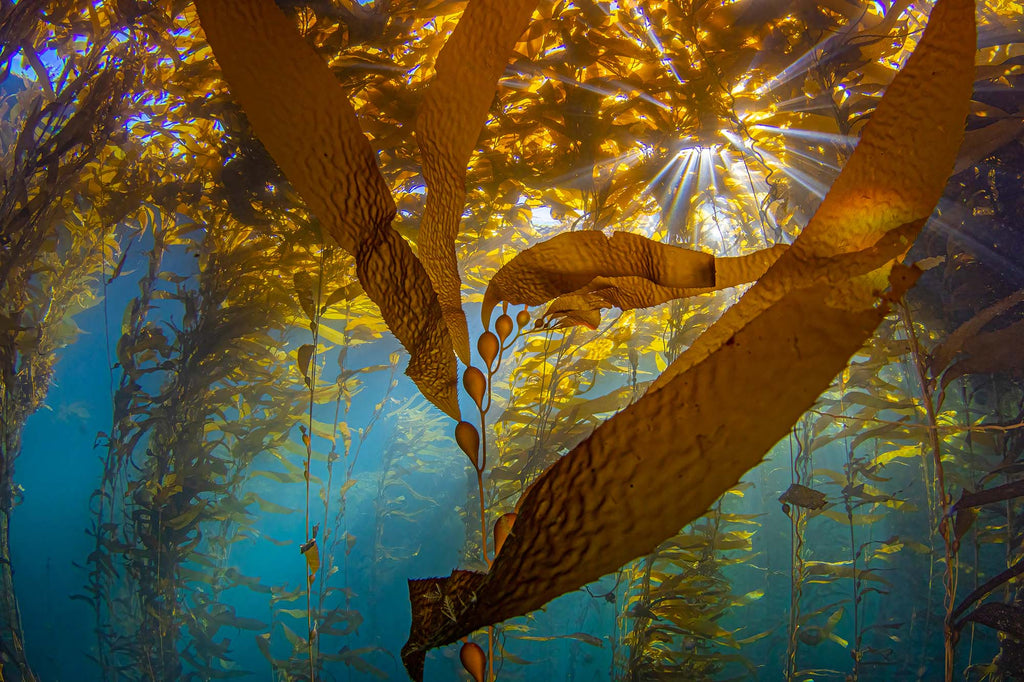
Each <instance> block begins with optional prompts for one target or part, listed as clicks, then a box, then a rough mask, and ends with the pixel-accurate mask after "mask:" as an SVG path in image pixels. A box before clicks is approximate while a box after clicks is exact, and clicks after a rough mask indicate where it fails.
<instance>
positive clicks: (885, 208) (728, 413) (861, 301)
mask: <svg viewBox="0 0 1024 682" xmlns="http://www.w3.org/2000/svg"><path fill="white" fill-rule="evenodd" d="M974 45H975V32H974V3H973V1H972V0H939V2H937V3H936V5H935V7H934V9H933V10H932V17H931V20H930V22H929V25H928V28H927V29H926V31H925V32H924V35H923V37H922V39H921V42H920V43H919V45H918V47H917V49H916V51H915V53H914V55H913V56H912V57H911V58H910V60H909V61H908V62H907V66H906V67H905V69H904V71H903V72H902V73H901V74H900V76H899V77H898V78H897V79H896V81H895V82H894V83H893V85H892V86H891V87H890V88H889V92H887V93H886V95H885V97H884V98H883V101H882V103H881V104H880V105H879V108H878V110H877V113H876V115H875V117H874V118H873V119H872V120H871V121H870V122H869V124H868V125H867V127H866V128H865V131H864V138H863V141H862V142H861V146H860V147H858V149H857V152H856V153H855V154H854V156H853V158H852V159H851V162H850V164H851V165H850V166H848V170H849V172H848V171H847V170H844V171H843V172H842V173H841V175H840V177H839V179H838V180H837V181H836V184H835V186H834V187H833V190H832V192H830V193H829V196H828V198H827V199H826V201H825V202H824V204H823V205H822V209H821V210H819V213H818V214H816V215H815V216H814V218H812V220H811V225H809V226H808V228H807V229H806V230H805V231H804V233H803V234H802V235H800V237H798V238H797V240H796V242H795V243H794V245H793V246H792V247H791V249H790V250H789V251H788V252H787V253H786V254H784V255H783V256H782V257H780V258H779V260H778V261H777V262H776V263H775V265H773V266H772V268H771V269H770V270H769V272H768V273H767V274H766V275H765V276H764V277H762V278H761V280H760V281H759V282H758V284H756V285H755V286H754V287H753V288H752V289H751V290H750V291H748V292H747V293H746V294H745V295H744V297H743V298H742V299H741V301H740V303H738V304H737V305H736V306H734V307H733V309H736V308H741V307H742V309H741V311H740V313H739V314H738V315H735V316H733V317H732V318H731V319H730V320H728V321H727V322H725V323H724V324H722V325H721V329H718V330H716V327H718V326H719V325H718V324H716V325H715V326H714V327H712V328H711V330H709V333H711V332H714V334H712V340H711V341H710V342H706V343H704V344H703V345H702V346H701V348H700V349H699V351H698V352H697V353H695V354H693V356H691V357H689V358H688V359H687V360H686V361H685V362H684V363H682V366H681V369H680V368H679V367H677V368H676V369H677V371H676V372H674V374H673V375H672V376H670V377H669V378H667V379H665V380H664V381H661V388H660V390H655V391H648V393H647V394H646V395H645V396H644V397H643V398H641V399H640V400H639V401H637V402H636V403H634V404H633V405H631V406H629V407H627V408H626V409H624V410H623V411H622V412H620V413H619V414H618V415H616V416H615V417H614V418H612V419H610V420H608V421H607V422H605V423H604V424H602V425H601V426H600V427H598V428H597V429H596V430H595V431H594V433H593V434H592V435H591V436H590V437H589V438H588V439H586V440H584V441H583V442H582V443H580V444H579V445H578V446H576V447H575V448H573V449H572V450H571V451H570V452H569V453H568V454H566V455H565V456H563V457H562V458H561V459H559V460H558V461H557V462H556V463H555V464H554V465H552V466H551V467H550V468H549V469H548V470H547V471H545V472H544V473H543V474H542V475H541V476H540V477H539V478H538V479H537V480H536V481H535V482H534V483H533V485H532V486H531V487H530V488H529V490H528V491H527V492H526V493H525V494H524V496H523V498H522V499H521V500H520V504H519V506H518V517H517V519H516V524H515V532H513V533H512V534H511V535H510V536H509V537H508V539H506V541H505V545H504V547H503V548H502V551H501V554H499V555H498V556H497V557H496V558H495V560H494V563H493V564H492V565H491V568H490V571H489V572H488V573H486V574H483V573H472V572H467V571H456V572H453V574H452V576H451V577H450V578H435V579H428V580H415V581H410V584H409V596H410V601H411V603H412V610H413V620H412V627H411V629H410V634H409V641H408V642H407V643H406V645H405V646H404V647H403V649H402V659H403V662H404V663H405V665H406V669H407V670H408V671H409V674H410V675H411V676H412V678H413V679H415V680H421V679H422V677H423V663H424V659H425V652H426V651H427V650H428V649H430V648H432V647H435V646H440V645H443V644H447V643H449V642H453V641H455V640H457V639H458V638H460V637H462V636H464V635H466V634H468V633H470V632H472V631H474V630H476V629H477V628H479V627H482V626H484V625H487V624H490V623H495V622H499V621H502V620H505V619H507V618H510V617H513V616H517V615H521V614H524V613H528V612H529V611H532V610H534V609H536V608H539V607H541V606H542V605H544V604H545V603H547V602H548V601H549V600H551V599H553V598H554V597H557V596H559V595H560V594H563V593H565V592H567V591H570V590H574V589H576V588H578V587H579V586H580V585H583V584H586V583H587V582H590V581H592V580H595V579H597V578H598V577H600V576H601V575H604V574H606V573H608V572H610V571H612V570H615V569H616V568H618V567H619V566H621V565H622V564H623V563H625V562H626V561H628V560H630V559H633V558H635V557H637V556H640V555H642V554H645V553H647V552H649V551H650V550H651V548H652V547H654V546H656V545H657V544H658V543H659V542H661V541H663V540H664V539H665V538H668V537H670V536H672V535H673V534H674V533H676V532H677V531H678V529H679V528H680V527H681V526H683V525H685V524H686V523H688V522H689V521H692V520H693V519H695V518H697V517H698V516H700V514H702V513H703V512H704V511H705V510H706V509H707V508H708V506H709V505H711V504H712V503H713V502H714V500H715V499H717V498H718V497H719V496H720V495H721V494H722V493H724V492H725V491H726V490H728V489H729V488H731V487H732V486H734V485H735V484H736V483H737V482H738V481H739V479H740V477H741V476H742V475H743V474H744V473H746V472H747V471H748V470H749V469H750V468H751V467H753V466H755V465H756V464H757V463H758V462H759V461H760V460H761V458H762V457H763V456H764V453H765V452H767V451H768V450H769V448H771V446H772V445H774V444H775V443H776V442H777V441H778V440H779V439H780V438H782V437H783V436H784V435H785V434H786V432H787V431H788V430H789V429H790V428H791V426H792V425H793V424H794V423H795V422H796V420H797V419H798V418H799V417H800V415H801V414H803V412H804V411H805V410H806V409H807V408H808V407H809V406H810V405H811V404H813V402H814V401H815V400H816V399H817V398H818V396H819V395H820V394H821V392H822V391H823V390H825V389H826V388H827V387H828V385H829V384H830V383H831V381H832V379H833V378H834V377H835V375H836V374H837V373H838V372H840V371H841V370H842V368H843V367H844V366H845V365H846V364H847V363H848V362H849V359H850V357H851V356H852V355H853V354H854V353H855V352H857V350H859V349H860V348H861V347H862V345H863V343H864V342H865V341H866V340H867V339H868V337H869V336H870V335H871V334H872V333H873V332H874V330H875V329H876V327H877V325H878V323H879V322H880V321H881V320H882V319H883V317H884V316H885V315H886V313H887V308H888V306H887V302H888V300H890V299H891V298H893V297H898V296H902V294H903V293H904V292H905V290H906V289H907V288H908V287H909V286H911V285H912V284H913V282H914V281H915V279H916V274H915V273H916V271H914V270H912V269H910V268H905V267H903V266H898V267H897V266H890V265H888V263H889V261H890V260H891V259H892V258H894V257H896V256H897V255H899V254H900V253H901V252H902V251H903V250H905V249H906V248H907V245H908V242H909V240H910V239H911V238H912V237H913V235H914V234H915V233H916V231H917V230H918V229H919V228H920V226H921V225H922V224H923V222H924V219H925V218H926V217H927V216H928V215H929V214H930V213H931V210H932V209H933V208H934V205H935V203H937V201H938V198H939V196H940V195H941V192H942V189H943V187H944V185H945V181H946V178H947V176H948V173H949V171H950V170H951V169H952V165H953V159H954V158H955V156H956V151H957V148H958V146H959V140H960V137H961V134H962V130H963V122H964V120H965V118H966V114H967V103H968V101H969V98H970V94H971V81H972V79H973V71H974ZM921 99H923V100H924V101H919V100H921ZM883 105H884V106H883ZM908 140H909V142H908ZM890 155H891V156H890ZM876 168H880V169H881V171H880V173H881V174H879V173H876V172H875V169H876ZM873 271H874V272H873ZM773 273H774V274H773ZM863 273H871V275H870V276H864V274H863ZM846 277H850V278H852V279H845V278H846ZM827 281H832V282H833V284H832V285H831V286H822V285H821V284H820V282H827ZM887 286H891V290H890V292H889V294H888V295H887V296H886V297H885V298H880V296H881V294H880V292H882V291H883V290H884V289H885V288H886V287H887ZM575 288H577V287H573V290H574V289H575ZM747 301H749V302H747ZM745 302H746V303H745ZM485 319H486V315H485ZM723 319H725V318H723ZM706 335H707V334H706ZM701 338H703V337H701ZM698 342H699V340H698ZM686 355H690V354H689V353H688V354H686ZM678 424H686V425H687V429H686V430H685V431H684V432H680V430H679V428H678ZM840 568H842V567H840ZM849 568H850V570H851V571H852V572H853V574H854V576H855V577H859V578H860V579H872V578H873V577H874V576H873V574H872V573H871V572H870V571H869V570H863V571H854V570H853V567H849ZM835 573H836V574H837V575H839V574H842V573H843V571H841V570H838V571H836V572H835ZM831 574H832V571H831V565H830V575H831ZM443 605H448V606H449V607H450V608H449V609H448V610H449V612H444V611H442V609H443V608H444V606H443Z"/></svg>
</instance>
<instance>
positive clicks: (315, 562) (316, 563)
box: [299, 539, 320, 585]
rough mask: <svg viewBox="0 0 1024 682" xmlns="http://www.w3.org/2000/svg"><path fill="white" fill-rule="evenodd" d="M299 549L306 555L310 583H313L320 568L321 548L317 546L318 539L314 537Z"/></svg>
mask: <svg viewBox="0 0 1024 682" xmlns="http://www.w3.org/2000/svg"><path fill="white" fill-rule="evenodd" d="M299 551H301V552H302V556H304V557H306V570H307V571H308V572H309V584H310V585H312V584H313V580H314V579H315V578H316V572H317V571H319V570H320V548H319V547H317V544H316V540H315V539H312V540H310V541H309V542H307V543H305V544H303V545H302V547H300V548H299Z"/></svg>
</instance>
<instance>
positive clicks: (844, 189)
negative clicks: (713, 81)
mask: <svg viewBox="0 0 1024 682" xmlns="http://www.w3.org/2000/svg"><path fill="white" fill-rule="evenodd" d="M975 42H976V39H975V29H974V0H944V1H943V2H938V3H936V5H935V7H934V9H933V10H932V16H931V18H930V20H929V22H928V26H927V28H926V30H925V34H924V36H923V37H922V39H921V42H920V43H919V44H918V46H917V48H916V49H915V50H914V53H913V54H912V55H911V56H910V58H909V59H908V60H907V63H906V65H905V66H904V67H903V69H902V70H901V71H900V73H899V74H897V75H896V78H895V79H894V80H893V82H892V83H891V84H890V85H889V87H888V88H887V89H886V92H885V96H884V97H882V100H881V101H880V102H879V103H878V107H877V108H876V110H875V112H874V113H873V114H872V116H871V119H870V120H869V122H868V125H866V126H865V128H864V132H863V134H862V135H861V139H860V142H859V143H858V144H857V148H856V149H855V150H854V152H853V154H852V155H851V156H850V158H849V160H848V161H847V162H846V165H845V166H844V167H843V171H842V173H840V175H839V177H838V178H836V181H835V182H834V183H833V184H832V187H831V189H829V192H828V195H827V196H826V197H825V199H824V201H823V202H822V204H821V206H820V207H819V208H818V210H817V212H816V213H815V214H814V216H813V217H812V218H811V220H810V222H809V223H808V225H807V227H806V228H804V230H803V232H802V233H801V234H800V238H799V239H798V240H797V241H796V242H795V243H794V244H793V248H791V249H790V250H789V251H788V252H786V253H785V254H784V255H783V256H782V257H781V258H779V260H778V261H776V263H775V264H774V265H773V266H772V267H771V268H770V269H769V270H768V272H767V273H765V275H764V277H762V278H761V279H760V280H759V281H758V284H757V286H755V287H754V288H752V289H751V290H750V291H749V292H747V294H746V295H745V296H744V297H743V299H741V300H740V301H739V302H738V303H737V304H736V305H734V306H732V307H731V308H730V309H729V310H727V311H726V312H725V314H724V315H723V316H722V318H721V319H720V320H718V322H717V323H716V324H715V325H714V326H713V327H712V328H711V329H709V330H708V331H707V333H705V334H702V335H701V336H700V337H699V338H698V339H697V340H696V342H695V343H694V344H693V346H691V347H690V348H689V349H687V351H686V352H685V353H683V354H682V355H680V356H679V357H678V358H676V360H675V362H673V363H672V364H671V365H669V366H668V368H667V369H666V370H665V371H664V372H663V373H662V375H661V376H660V377H658V379H657V380H656V381H655V383H654V386H653V387H652V389H651V390H657V389H658V388H660V387H661V386H664V385H665V384H666V383H667V382H668V381H670V380H671V379H672V378H673V377H675V376H677V375H678V374H680V373H682V372H684V371H686V370H687V369H688V368H689V367H692V366H693V365H694V364H696V363H698V362H700V361H701V360H702V359H703V358H705V357H707V355H708V354H709V353H710V352H711V351H712V350H714V349H715V348H716V347H717V346H719V345H721V344H722V343H724V342H725V341H726V340H727V339H728V338H729V336H730V335H731V334H732V333H733V332H735V331H736V330H737V329H739V328H741V327H742V326H743V325H744V324H745V323H746V322H747V321H748V320H750V319H751V318H752V317H753V316H754V315H756V314H757V313H758V312H759V311H760V310H762V309H763V308H764V307H766V306H767V305H768V304H769V303H770V302H771V301H773V300H777V299H778V298H779V297H780V296H781V295H783V294H784V293H785V292H786V291H788V290H790V289H791V288H793V287H794V286H801V285H802V283H803V282H804V281H806V280H805V278H804V276H803V274H802V273H803V272H804V271H805V268H802V267H801V263H802V262H804V261H807V260H813V259H814V258H817V257H828V256H833V255H837V254H842V253H847V252H849V251H853V250H858V249H863V248H865V247H866V246H868V245H870V244H873V243H875V242H876V241H878V240H879V239H880V238H881V237H882V235H884V234H886V233H887V232H889V231H890V230H892V229H893V228H894V227H895V226H900V225H911V224H914V223H919V224H923V223H924V221H925V220H926V219H927V218H928V216H929V215H931V212H932V210H934V208H935V205H936V203H938V200H939V198H940V197H941V196H942V191H943V189H944V188H945V186H946V180H947V179H948V178H949V174H950V172H951V171H952V169H953V164H954V161H955V160H956V158H957V152H958V150H959V148H960V143H961V140H962V139H963V131H964V121H965V120H966V118H967V112H968V108H969V103H970V97H971V90H972V84H973V80H974V69H973V61H974V50H975ZM884 276H885V272H884V271H880V272H878V273H875V275H874V276H873V277H863V278H859V279H856V280H852V281H851V282H849V283H848V284H845V285H844V286H842V287H841V288H839V289H837V290H836V292H835V296H836V297H837V298H840V297H869V296H870V295H871V293H872V291H873V290H875V289H877V288H878V286H879V285H880V282H881V281H884Z"/></svg>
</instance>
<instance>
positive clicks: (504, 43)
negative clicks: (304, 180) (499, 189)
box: [416, 0, 537, 365]
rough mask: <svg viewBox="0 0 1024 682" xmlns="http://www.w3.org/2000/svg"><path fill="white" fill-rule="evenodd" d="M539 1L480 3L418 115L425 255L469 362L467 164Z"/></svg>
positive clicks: (454, 39)
mask: <svg viewBox="0 0 1024 682" xmlns="http://www.w3.org/2000/svg"><path fill="white" fill-rule="evenodd" d="M536 6H537V0H475V1H474V2H470V3H469V4H468V5H467V6H466V10H465V12H463V14H462V17H461V18H460V19H459V24H458V26H456V27H455V30H454V31H453V32H452V35H451V37H450V38H449V39H448V42H446V43H445V46H444V49H442V50H441V54H439V55H438V57H437V63H436V64H435V72H436V75H435V76H434V79H433V80H432V81H431V83H430V86H429V87H428V88H427V91H426V93H425V94H424V95H423V102H422V103H421V104H420V107H419V112H418V115H417V118H416V141H417V143H418V144H419V148H420V152H421V153H422V155H423V177H424V179H425V180H426V183H427V202H426V206H425V207H424V209H423V220H422V222H421V223H420V237H419V244H420V256H421V257H422V259H423V265H424V266H425V267H426V269H427V273H428V274H429V275H430V279H431V281H432V282H433V283H434V288H435V289H436V290H437V296H438V299H439V300H440V302H441V310H442V312H443V314H444V319H445V322H446V323H447V325H448V330H449V332H450V333H451V335H452V339H453V341H454V343H455V352H456V353H457V354H458V356H459V358H460V359H461V360H462V361H463V362H464V363H466V364H467V365H468V364H469V361H470V357H469V331H468V330H467V328H466V315H465V313H463V312H462V291H461V287H462V281H461V278H460V277H459V267H458V262H457V261H456V258H455V238H456V237H457V236H458V233H459V222H460V220H461V218H462V209H463V207H464V206H465V203H466V165H467V164H468V163H469V157H470V154H472V152H473V148H474V147H475V146H476V142H477V138H478V137H479V135H480V129H481V128H482V127H483V124H484V121H485V120H486V118H487V110H488V109H489V108H490V106H491V101H492V100H493V99H494V93H495V91H496V90H497V87H498V78H499V77H500V76H501V74H502V72H503V71H504V70H505V65H506V64H507V63H508V58H509V55H510V54H511V52H512V48H513V46H514V45H515V43H516V41H517V40H518V39H519V36H520V35H522V33H523V31H524V30H525V29H526V25H527V22H528V21H529V19H530V15H531V14H532V13H533V9H534V7H536Z"/></svg>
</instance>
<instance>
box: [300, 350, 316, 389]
mask: <svg viewBox="0 0 1024 682" xmlns="http://www.w3.org/2000/svg"><path fill="white" fill-rule="evenodd" d="M314 350H316V349H315V348H314V347H313V344H311V343H304V344H302V345H301V346H299V350H298V356H297V362H298V365H299V372H301V373H302V378H303V379H305V380H306V386H310V385H311V384H310V380H309V362H310V360H312V359H313V351H314Z"/></svg>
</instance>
